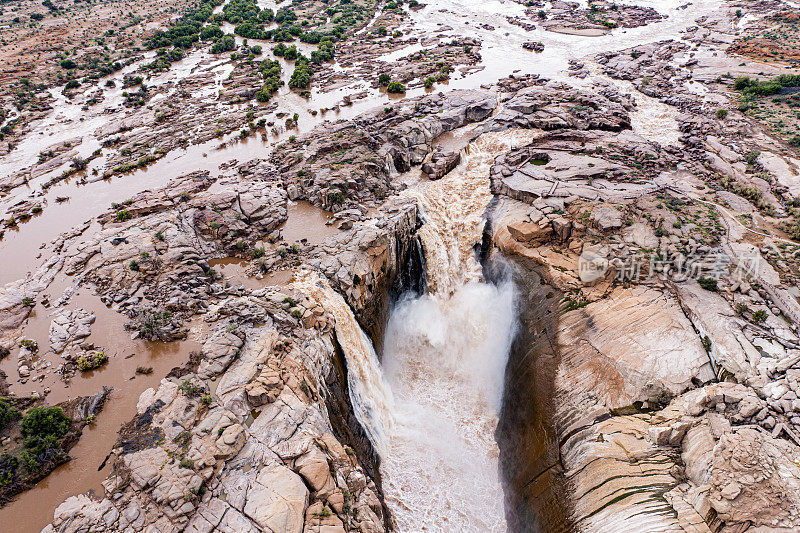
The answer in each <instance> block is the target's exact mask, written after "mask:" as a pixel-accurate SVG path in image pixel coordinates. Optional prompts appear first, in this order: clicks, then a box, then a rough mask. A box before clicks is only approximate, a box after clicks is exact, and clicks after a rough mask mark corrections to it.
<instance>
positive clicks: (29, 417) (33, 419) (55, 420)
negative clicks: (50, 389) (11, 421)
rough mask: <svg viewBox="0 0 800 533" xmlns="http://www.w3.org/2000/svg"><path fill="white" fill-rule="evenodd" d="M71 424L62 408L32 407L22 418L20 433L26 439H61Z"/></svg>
mask: <svg viewBox="0 0 800 533" xmlns="http://www.w3.org/2000/svg"><path fill="white" fill-rule="evenodd" d="M71 422H72V421H71V420H70V419H69V417H68V416H67V415H65V414H64V411H63V410H62V409H61V408H60V407H31V408H30V409H28V411H27V412H26V413H25V416H23V417H22V425H21V427H20V431H21V432H22V436H23V437H25V438H26V439H35V438H39V439H45V440H47V439H48V438H55V439H60V438H61V437H63V436H64V435H66V434H67V431H69V425H70V423H71Z"/></svg>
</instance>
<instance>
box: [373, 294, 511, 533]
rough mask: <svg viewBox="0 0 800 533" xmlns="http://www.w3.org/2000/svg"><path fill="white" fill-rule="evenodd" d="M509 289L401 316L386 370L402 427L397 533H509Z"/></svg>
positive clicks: (394, 442) (387, 475)
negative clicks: (504, 437) (499, 435)
mask: <svg viewBox="0 0 800 533" xmlns="http://www.w3.org/2000/svg"><path fill="white" fill-rule="evenodd" d="M514 293H515V291H514V286H513V284H512V283H511V282H503V283H501V284H500V285H497V286H495V285H489V284H486V283H480V282H474V281H473V282H469V283H467V284H465V285H463V286H461V287H460V288H458V289H457V290H456V291H455V292H454V293H453V294H452V296H450V297H448V298H440V297H438V296H436V295H423V296H421V297H418V298H409V299H406V300H403V301H401V302H400V303H399V304H398V305H397V306H396V307H395V309H394V311H393V313H392V315H391V318H390V320H389V325H388V327H387V331H386V337H385V340H384V354H383V364H384V369H385V373H386V376H387V381H388V382H389V386H390V387H391V389H392V394H393V396H394V400H395V403H394V418H395V427H394V430H393V432H392V437H391V439H390V440H389V446H388V449H387V451H386V453H385V454H384V455H383V456H382V463H381V472H382V475H383V489H384V494H385V496H386V503H387V505H388V506H389V508H390V509H391V510H392V512H393V513H394V516H395V520H396V522H397V525H398V530H399V531H404V532H412V531H413V532H416V531H422V530H426V531H448V532H449V531H473V532H476V533H477V532H481V533H482V532H489V531H505V529H506V524H505V510H504V505H503V503H504V495H503V490H502V485H501V480H500V472H499V466H498V456H499V450H498V447H497V443H496V442H495V440H494V432H495V429H496V427H497V422H498V413H499V406H500V399H501V395H502V391H503V374H504V370H505V365H506V360H507V356H508V351H509V349H510V345H511V340H512V339H513V334H514V328H515V319H516V313H515V305H514V297H515V294H514Z"/></svg>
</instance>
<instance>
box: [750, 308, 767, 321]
mask: <svg viewBox="0 0 800 533" xmlns="http://www.w3.org/2000/svg"><path fill="white" fill-rule="evenodd" d="M766 321H767V312H766V311H764V310H763V309H759V310H758V311H756V312H755V313H753V322H755V323H756V324H763V323H764V322H766Z"/></svg>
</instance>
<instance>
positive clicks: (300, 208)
mask: <svg viewBox="0 0 800 533" xmlns="http://www.w3.org/2000/svg"><path fill="white" fill-rule="evenodd" d="M332 221H333V214H332V213H331V212H329V211H326V210H324V209H322V208H319V207H317V206H315V205H312V204H310V203H308V202H305V201H299V202H290V204H289V208H288V209H287V219H286V222H284V223H283V224H282V225H281V226H280V227H279V228H278V230H277V231H278V232H279V233H280V239H279V240H277V241H276V242H257V243H255V244H254V246H256V247H257V246H260V247H263V248H271V249H279V248H283V247H285V246H287V245H289V246H290V245H292V244H296V243H300V244H303V245H309V246H313V245H316V244H319V243H321V242H322V241H324V240H325V239H327V238H328V237H332V236H334V235H336V234H338V233H340V232H341V230H339V229H338V228H337V227H336V225H335V224H332V223H331V222H332ZM208 264H209V266H211V267H212V268H214V270H215V271H217V272H219V273H220V274H222V276H223V278H224V279H225V281H227V282H230V283H232V284H234V285H235V284H241V285H242V286H244V287H245V288H246V289H250V290H257V289H261V288H264V287H268V286H270V285H286V284H287V283H289V282H290V281H291V280H292V278H293V277H294V272H293V271H291V270H275V271H270V272H266V273H258V274H256V273H255V271H256V270H257V269H256V268H255V260H253V259H246V258H241V257H220V258H216V259H212V260H210V261H209V262H208Z"/></svg>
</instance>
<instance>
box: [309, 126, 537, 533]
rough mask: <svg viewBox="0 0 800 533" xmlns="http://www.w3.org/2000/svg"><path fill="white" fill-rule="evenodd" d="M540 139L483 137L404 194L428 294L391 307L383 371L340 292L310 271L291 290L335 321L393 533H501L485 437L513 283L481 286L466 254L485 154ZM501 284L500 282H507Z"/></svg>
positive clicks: (485, 192)
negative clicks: (437, 176) (419, 221)
mask: <svg viewBox="0 0 800 533" xmlns="http://www.w3.org/2000/svg"><path fill="white" fill-rule="evenodd" d="M536 135H538V133H537V132H534V131H530V130H508V131H504V132H497V133H486V134H483V135H482V136H480V137H479V138H478V139H476V140H475V141H473V142H472V143H471V144H470V145H469V146H468V147H467V148H466V149H465V151H464V152H463V154H462V161H461V163H460V164H459V165H458V166H457V167H456V168H455V169H454V170H453V171H452V172H451V173H450V174H448V175H447V176H445V177H444V178H443V179H441V180H439V181H436V182H430V183H426V184H425V185H424V186H420V187H418V188H415V189H411V190H409V191H407V192H406V194H408V195H412V196H414V197H415V198H416V199H417V200H418V201H419V203H420V205H421V206H422V209H423V211H424V215H425V224H424V225H423V226H422V228H421V229H420V239H421V241H422V244H423V247H424V250H425V260H426V261H425V266H426V275H427V282H428V289H429V290H428V293H427V294H423V295H421V296H416V295H412V293H411V292H409V293H407V294H406V295H405V296H404V297H401V298H400V300H399V302H398V303H397V304H396V305H395V306H394V308H393V310H392V312H391V314H390V317H389V323H388V324H387V328H386V334H385V337H384V353H383V368H381V366H382V365H381V363H380V362H379V361H378V357H377V355H376V354H375V350H374V348H373V346H372V343H371V342H370V340H369V338H368V337H367V335H366V334H365V333H364V332H363V331H362V329H361V328H360V326H359V324H358V322H357V321H356V319H355V317H354V316H353V312H352V310H351V309H350V307H349V306H348V305H347V303H346V302H345V301H344V299H343V298H342V296H341V295H339V294H338V293H337V292H336V291H334V290H333V289H332V288H331V287H330V285H329V284H328V282H327V280H326V279H325V278H324V277H322V276H320V275H319V274H316V273H313V272H309V271H303V272H301V273H299V274H298V275H297V276H296V280H297V281H295V283H294V286H295V287H296V288H298V289H300V290H302V291H303V292H304V293H305V294H307V295H308V296H309V297H311V298H313V299H315V300H316V301H317V302H318V303H319V304H320V305H322V306H323V307H324V308H325V309H326V310H327V311H328V312H329V313H330V314H331V315H333V317H334V320H335V322H336V325H335V327H336V335H337V338H338V340H339V343H340V344H341V346H342V349H343V350H344V353H345V359H346V362H347V370H348V388H349V393H350V401H351V403H352V405H353V409H354V411H355V415H356V417H357V418H358V420H359V422H360V423H361V425H362V427H363V428H364V429H365V431H366V433H367V435H368V437H369V439H370V441H371V442H372V444H373V446H374V447H375V449H376V450H377V451H378V453H379V455H380V457H381V473H382V478H383V490H384V495H385V498H386V503H387V505H388V506H389V508H390V509H391V511H392V513H393V515H394V517H395V520H396V523H397V526H398V529H399V531H404V532H417V531H422V530H425V531H442V532H445V531H447V532H449V531H465V532H476V533H484V532H490V531H491V532H493V531H505V530H506V522H505V509H504V494H503V489H502V483H501V479H500V471H499V464H498V457H499V449H498V446H497V443H496V441H495V438H494V433H495V430H496V428H497V422H498V416H499V411H500V401H501V398H502V393H503V378H504V372H505V366H506V362H507V359H508V352H509V350H510V348H511V342H512V340H513V338H514V333H515V328H516V305H515V304H516V302H515V299H516V291H515V287H514V285H513V283H512V282H511V281H510V279H506V280H505V281H501V282H499V283H496V284H488V283H485V282H484V280H483V277H482V268H481V265H480V264H479V263H478V260H477V259H476V257H475V253H474V247H475V245H476V244H477V243H479V242H480V240H481V234H482V230H483V225H484V222H485V221H484V219H483V214H484V210H485V208H486V206H487V204H488V203H489V201H490V200H491V197H492V195H491V192H490V190H489V168H490V165H491V164H492V162H493V160H494V158H495V157H496V156H497V155H499V154H500V153H501V152H503V151H507V150H509V149H511V148H513V147H514V146H518V145H522V144H526V143H528V142H530V141H531V140H532V139H533V138H534V137H535V136H536ZM506 278H509V277H508V276H506Z"/></svg>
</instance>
